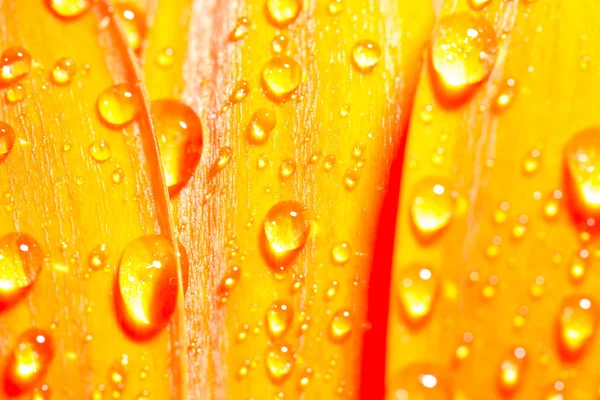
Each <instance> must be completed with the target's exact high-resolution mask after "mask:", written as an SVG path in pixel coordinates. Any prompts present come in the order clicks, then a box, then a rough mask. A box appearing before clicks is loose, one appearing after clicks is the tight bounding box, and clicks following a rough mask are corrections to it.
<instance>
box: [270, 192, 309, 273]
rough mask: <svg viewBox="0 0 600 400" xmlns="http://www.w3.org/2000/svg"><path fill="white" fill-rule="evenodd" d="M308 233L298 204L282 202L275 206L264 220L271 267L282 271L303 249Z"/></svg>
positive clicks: (306, 224) (306, 221) (307, 225)
mask: <svg viewBox="0 0 600 400" xmlns="http://www.w3.org/2000/svg"><path fill="white" fill-rule="evenodd" d="M309 231H310V225H309V222H308V220H307V219H306V218H305V217H304V214H303V209H302V206H301V205H300V203H297V202H295V201H282V202H280V203H277V204H275V205H274V206H273V207H271V209H270V210H269V212H268V213H267V216H266V218H265V222H264V234H265V237H266V240H267V243H266V244H267V247H268V249H267V251H268V254H269V255H270V256H271V257H269V258H272V259H270V260H269V261H271V266H272V267H273V268H274V269H275V270H277V271H282V270H284V269H285V267H287V265H288V263H289V262H290V261H291V260H292V259H293V258H294V257H295V255H296V253H297V252H298V251H299V250H301V249H302V248H303V247H304V244H305V243H306V239H307V238H308V234H309Z"/></svg>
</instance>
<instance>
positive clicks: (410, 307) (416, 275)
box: [396, 265, 440, 328]
mask: <svg viewBox="0 0 600 400" xmlns="http://www.w3.org/2000/svg"><path fill="white" fill-rule="evenodd" d="M439 284H440V282H439V278H438V277H437V275H436V274H434V273H433V271H432V270H431V268H429V267H427V266H422V265H412V266H409V267H406V268H404V269H403V270H401V271H400V273H399V275H398V283H397V290H396V291H397V294H398V297H399V298H400V304H401V306H402V311H403V316H404V319H405V320H406V323H407V324H409V325H410V326H412V327H415V328H418V327H420V326H421V325H422V324H423V323H424V322H425V321H426V320H427V318H428V317H429V315H430V314H431V310H432V309H433V306H434V305H435V302H436V299H437V296H438V292H439Z"/></svg>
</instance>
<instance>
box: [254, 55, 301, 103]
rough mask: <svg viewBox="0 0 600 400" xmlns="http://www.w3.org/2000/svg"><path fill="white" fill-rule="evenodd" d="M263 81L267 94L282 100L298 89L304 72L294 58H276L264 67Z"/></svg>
mask: <svg viewBox="0 0 600 400" xmlns="http://www.w3.org/2000/svg"><path fill="white" fill-rule="evenodd" d="M262 79H263V83H264V84H265V88H266V90H267V92H268V93H269V94H270V95H271V96H273V97H274V98H275V99H276V100H282V99H284V98H286V97H287V96H288V95H290V94H291V93H292V92H293V91H294V90H296V89H297V88H298V85H299V84H300V80H301V79H302V70H301V68H300V64H298V63H297V62H296V60H294V59H293V58H291V57H288V56H275V57H273V58H271V59H270V60H269V61H267V62H266V64H265V66H264V67H263V70H262Z"/></svg>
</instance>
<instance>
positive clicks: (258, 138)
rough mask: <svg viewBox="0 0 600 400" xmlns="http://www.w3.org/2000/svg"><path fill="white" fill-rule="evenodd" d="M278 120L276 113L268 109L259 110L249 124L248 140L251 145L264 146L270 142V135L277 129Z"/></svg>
mask: <svg viewBox="0 0 600 400" xmlns="http://www.w3.org/2000/svg"><path fill="white" fill-rule="evenodd" d="M276 123H277V119H276V118H275V113H274V112H273V111H272V110H270V109H268V108H261V109H258V110H257V111H256V112H255V113H254V114H253V115H252V119H251V120H250V123H249V124H248V138H249V140H250V143H252V144H257V145H262V144H265V143H266V142H267V140H269V134H270V133H271V131H272V130H273V128H275V124H276Z"/></svg>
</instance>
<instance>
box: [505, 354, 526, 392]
mask: <svg viewBox="0 0 600 400" xmlns="http://www.w3.org/2000/svg"><path fill="white" fill-rule="evenodd" d="M526 357H527V352H526V351H525V349H524V348H522V347H517V348H515V349H514V350H512V351H511V352H509V353H508V355H507V356H506V357H504V359H503V360H502V361H501V362H500V368H499V375H498V389H499V390H500V393H502V394H503V395H506V396H510V395H512V394H514V393H515V392H516V391H517V389H518V388H519V386H520V384H521V380H522V379H523V374H524V371H523V370H524V368H525V362H526Z"/></svg>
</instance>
